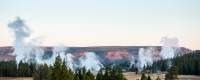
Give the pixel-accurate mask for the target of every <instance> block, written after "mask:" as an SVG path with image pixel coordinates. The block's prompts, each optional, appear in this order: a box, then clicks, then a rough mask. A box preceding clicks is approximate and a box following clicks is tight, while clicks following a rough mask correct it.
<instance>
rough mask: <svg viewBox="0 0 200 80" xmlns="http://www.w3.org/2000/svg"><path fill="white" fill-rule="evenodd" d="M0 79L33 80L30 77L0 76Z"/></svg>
mask: <svg viewBox="0 0 200 80" xmlns="http://www.w3.org/2000/svg"><path fill="white" fill-rule="evenodd" d="M0 80H33V79H32V77H0Z"/></svg>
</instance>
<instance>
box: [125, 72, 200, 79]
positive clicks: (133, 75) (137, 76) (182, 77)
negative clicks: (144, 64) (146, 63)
mask: <svg viewBox="0 0 200 80" xmlns="http://www.w3.org/2000/svg"><path fill="white" fill-rule="evenodd" d="M123 74H124V75H125V77H126V78H127V79H128V80H139V79H140V78H141V76H142V75H140V74H137V75H135V73H134V72H127V73H123ZM146 76H147V74H146ZM150 76H151V79H152V80H156V78H157V77H158V76H159V77H160V79H161V80H165V75H164V74H161V75H157V74H150ZM178 78H179V80H200V76H194V75H179V76H178Z"/></svg>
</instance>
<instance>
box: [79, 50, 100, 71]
mask: <svg viewBox="0 0 200 80" xmlns="http://www.w3.org/2000/svg"><path fill="white" fill-rule="evenodd" d="M79 61H80V63H81V64H80V66H81V67H84V66H85V68H86V69H87V70H100V68H101V67H103V65H102V64H101V62H100V61H99V60H98V56H96V55H95V53H94V52H87V53H86V54H85V56H84V57H81V58H80V59H79Z"/></svg>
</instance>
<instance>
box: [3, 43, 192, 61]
mask: <svg viewBox="0 0 200 80" xmlns="http://www.w3.org/2000/svg"><path fill="white" fill-rule="evenodd" d="M149 47H154V50H153V53H154V54H153V56H152V58H153V59H154V60H157V59H161V58H162V57H161V56H160V55H159V54H158V53H159V52H160V51H161V46H101V47H69V48H68V50H67V51H66V53H72V54H73V55H74V59H78V58H79V57H81V56H84V55H85V53H86V52H95V53H96V55H98V56H99V58H100V60H101V61H103V62H104V61H107V62H115V61H120V60H130V59H131V57H132V56H134V58H135V59H137V58H138V51H139V49H140V48H149ZM42 48H43V49H44V51H45V56H44V57H50V56H51V55H52V47H42ZM191 51H192V50H190V49H187V48H184V47H181V48H180V50H179V51H178V52H177V55H184V54H187V53H189V52H191ZM12 52H13V49H12V47H0V56H4V57H3V58H4V59H6V60H13V59H14V58H13V57H14V56H13V57H11V56H10V55H9V54H10V53H12ZM6 56H7V57H6ZM0 58H1V57H0ZM0 60H1V59H0Z"/></svg>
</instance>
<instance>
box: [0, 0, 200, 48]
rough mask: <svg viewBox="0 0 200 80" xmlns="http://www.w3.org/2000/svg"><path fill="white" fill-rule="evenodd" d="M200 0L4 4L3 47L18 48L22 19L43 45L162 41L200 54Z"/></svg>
mask: <svg viewBox="0 0 200 80" xmlns="http://www.w3.org/2000/svg"><path fill="white" fill-rule="evenodd" d="M199 4H200V1H199V0H126V1H121V0H100V1H96V0H88V1H68V0H67V1H64V0H41V1H37V2H36V1H33V0H1V1H0V37H1V39H0V46H12V45H13V41H14V40H15V37H13V36H14V33H13V32H12V31H11V29H9V28H8V25H9V23H11V22H13V21H14V20H16V18H17V17H19V18H20V19H22V20H24V21H25V24H26V25H27V26H28V27H29V28H30V32H31V33H30V34H31V35H30V37H28V38H27V39H26V40H25V41H27V42H29V41H30V40H33V39H39V40H41V42H42V43H40V45H42V46H55V45H57V44H60V43H62V44H65V45H66V46H161V45H163V44H162V43H160V40H161V38H162V37H165V36H168V37H169V38H177V39H178V42H179V46H181V47H187V48H189V49H192V50H197V49H200V44H199V41H200V36H199V34H200V22H199V21H200V5H199Z"/></svg>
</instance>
